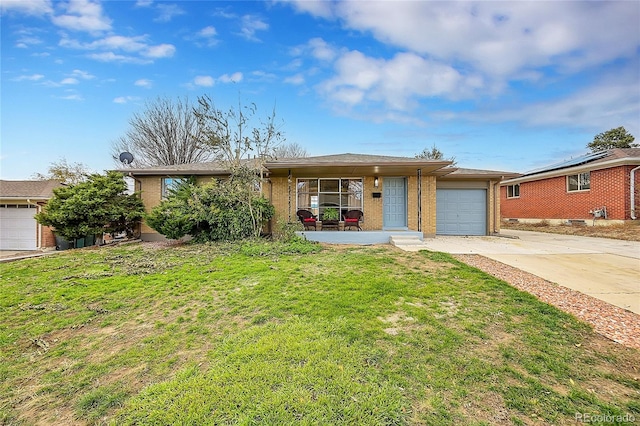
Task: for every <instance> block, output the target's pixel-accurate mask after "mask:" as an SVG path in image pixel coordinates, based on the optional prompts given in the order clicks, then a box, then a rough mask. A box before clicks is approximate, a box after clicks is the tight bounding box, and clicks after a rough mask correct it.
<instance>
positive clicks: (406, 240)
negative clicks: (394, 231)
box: [389, 235, 422, 247]
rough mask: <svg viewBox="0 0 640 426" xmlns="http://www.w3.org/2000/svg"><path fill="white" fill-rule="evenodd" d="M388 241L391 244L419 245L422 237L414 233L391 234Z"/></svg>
mask: <svg viewBox="0 0 640 426" xmlns="http://www.w3.org/2000/svg"><path fill="white" fill-rule="evenodd" d="M389 243H390V244H391V245H393V246H396V247H398V246H420V245H422V239H421V238H420V237H418V236H415V235H391V236H390V237H389Z"/></svg>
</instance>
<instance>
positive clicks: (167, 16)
mask: <svg viewBox="0 0 640 426" xmlns="http://www.w3.org/2000/svg"><path fill="white" fill-rule="evenodd" d="M157 9H158V11H159V12H160V13H159V15H158V17H157V18H156V19H154V21H156V22H163V23H164V22H169V21H171V20H172V19H173V18H174V17H176V16H180V15H184V14H185V13H186V12H185V11H184V10H183V9H182V8H181V7H180V6H178V5H176V4H158V6H157Z"/></svg>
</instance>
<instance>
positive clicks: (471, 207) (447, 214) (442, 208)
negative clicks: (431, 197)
mask: <svg viewBox="0 0 640 426" xmlns="http://www.w3.org/2000/svg"><path fill="white" fill-rule="evenodd" d="M486 233H487V191H486V190H485V189H437V190H436V234H438V235H486Z"/></svg>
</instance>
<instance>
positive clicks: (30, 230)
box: [0, 204, 38, 250]
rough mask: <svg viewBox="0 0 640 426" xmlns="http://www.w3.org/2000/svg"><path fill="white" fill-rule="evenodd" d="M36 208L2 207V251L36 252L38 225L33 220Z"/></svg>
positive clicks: (0, 241)
mask: <svg viewBox="0 0 640 426" xmlns="http://www.w3.org/2000/svg"><path fill="white" fill-rule="evenodd" d="M36 210H37V209H36V208H35V206H31V205H26V204H4V205H0V250H36V249H37V248H38V223H37V222H36V220H35V219H34V218H33V216H34V215H35V214H36V213H37V211H36Z"/></svg>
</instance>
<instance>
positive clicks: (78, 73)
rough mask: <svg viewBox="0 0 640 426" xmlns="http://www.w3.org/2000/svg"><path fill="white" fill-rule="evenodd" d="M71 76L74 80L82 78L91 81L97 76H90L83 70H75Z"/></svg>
mask: <svg viewBox="0 0 640 426" xmlns="http://www.w3.org/2000/svg"><path fill="white" fill-rule="evenodd" d="M71 76H72V77H74V78H80V79H82V80H91V79H93V78H95V76H93V75H92V74H89V73H88V72H86V71H82V70H73V71H72V72H71Z"/></svg>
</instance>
